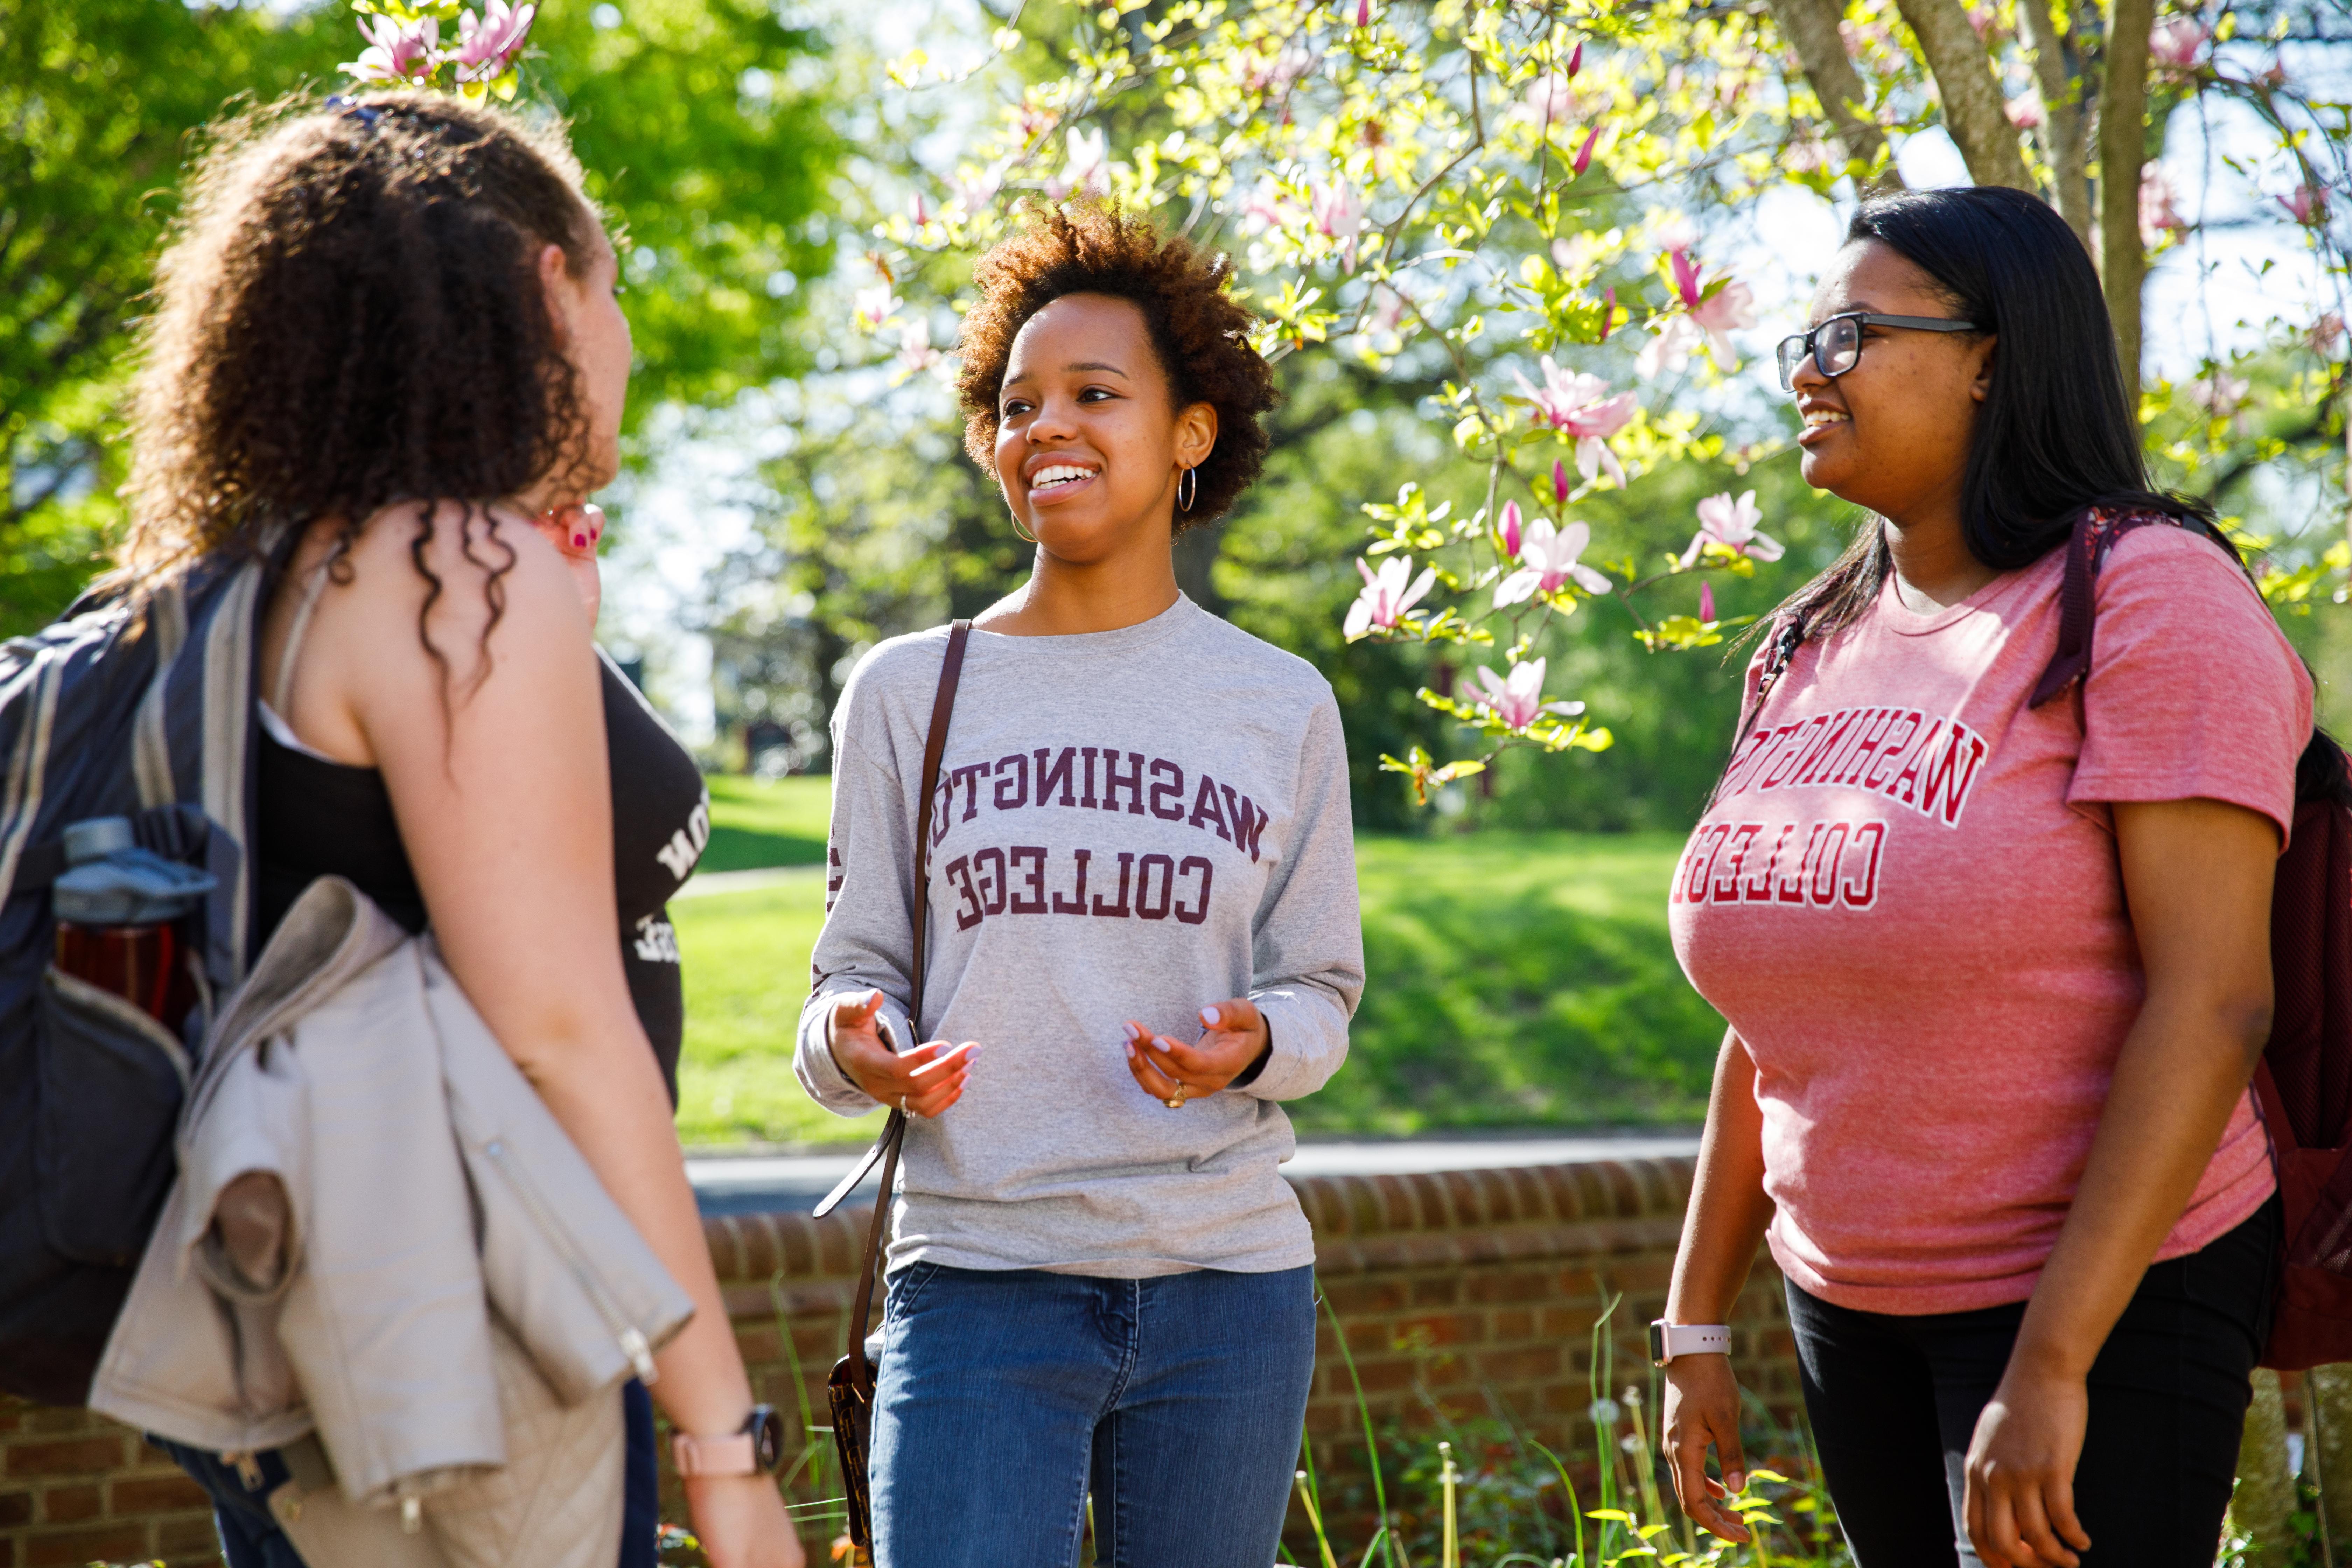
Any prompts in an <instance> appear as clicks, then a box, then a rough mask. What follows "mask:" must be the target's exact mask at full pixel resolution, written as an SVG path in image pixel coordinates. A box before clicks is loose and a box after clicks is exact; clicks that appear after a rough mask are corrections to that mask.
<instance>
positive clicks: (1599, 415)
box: [1514, 354, 1639, 485]
mask: <svg viewBox="0 0 2352 1568" xmlns="http://www.w3.org/2000/svg"><path fill="white" fill-rule="evenodd" d="M1540 363H1542V365H1543V374H1544V384H1543V386H1542V387H1541V389H1538V388H1537V387H1534V386H1532V385H1530V384H1528V378H1527V375H1526V374H1525V373H1524V372H1517V373H1514V374H1517V375H1518V378H1519V389H1520V390H1521V391H1522V392H1525V393H1526V394H1527V395H1528V402H1530V403H1532V404H1534V405H1535V406H1536V419H1537V421H1538V423H1540V424H1544V425H1549V426H1551V427H1552V428H1553V429H1555V430H1558V431H1560V432H1562V433H1563V434H1565V435H1568V436H1570V437H1574V438H1575V440H1576V467H1577V471H1578V472H1580V473H1581V474H1582V475H1583V476H1584V477H1585V478H1586V479H1591V478H1592V477H1593V476H1594V475H1596V474H1598V473H1599V472H1601V470H1602V469H1603V468H1606V469H1607V470H1608V471H1609V477H1610V478H1611V479H1614V480H1616V481H1617V483H1619V484H1620V485H1622V484H1623V483H1624V482H1625V468H1624V465H1623V464H1622V463H1620V462H1619V461H1618V460H1617V454H1616V453H1614V452H1612V451H1611V450H1610V449H1609V447H1608V440H1609V437H1612V436H1614V435H1615V434H1617V432H1618V431H1620V430H1622V429H1623V428H1625V426H1627V425H1628V424H1630V423H1632V421H1633V406H1634V404H1635V403H1636V402H1638V401H1639V400H1638V399H1637V398H1636V397H1635V396H1634V395H1633V394H1632V393H1630V392H1621V393H1619V394H1618V395H1616V396H1614V397H1612V396H1610V395H1609V384H1608V383H1607V382H1605V381H1603V380H1601V378H1600V377H1599V376H1597V375H1585V374H1581V373H1573V374H1572V373H1570V372H1568V371H1564V370H1562V369H1560V368H1559V365H1557V364H1555V363H1552V357H1551V355H1549V354H1546V355H1544V356H1543V359H1542V361H1541V362H1540Z"/></svg>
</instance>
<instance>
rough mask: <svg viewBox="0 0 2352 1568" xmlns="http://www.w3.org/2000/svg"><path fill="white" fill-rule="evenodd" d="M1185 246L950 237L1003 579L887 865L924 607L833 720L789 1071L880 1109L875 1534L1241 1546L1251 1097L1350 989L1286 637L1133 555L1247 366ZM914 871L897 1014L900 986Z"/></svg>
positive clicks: (1282, 1260) (1249, 426) (1273, 1296)
mask: <svg viewBox="0 0 2352 1568" xmlns="http://www.w3.org/2000/svg"><path fill="white" fill-rule="evenodd" d="M1230 275H1231V274H1230V268H1229V267H1228V265H1227V263H1226V262H1225V260H1224V258H1222V257H1213V256H1210V255H1207V254H1204V253H1202V252H1201V251H1199V250H1197V249H1195V248H1194V247H1192V246H1191V245H1190V244H1189V243H1187V242H1186V241H1184V240H1183V239H1181V238H1176V237H1162V236H1161V235H1160V234H1159V233H1158V232H1157V231H1155V230H1154V229H1153V228H1152V227H1151V226H1150V224H1149V223H1148V222H1146V221H1144V220H1142V219H1139V218H1132V217H1123V216H1118V215H1117V214H1115V213H1113V212H1111V211H1108V210H1107V209H1103V208H1097V207H1085V208H1047V207H1041V208H1038V209H1034V210H1033V211H1032V212H1031V213H1030V214H1029V215H1028V217H1027V219H1026V221H1025V223H1024V226H1022V227H1021V228H1020V230H1019V231H1018V232H1016V233H1015V234H1014V235H1013V237H1010V238H1008V239H1006V240H1005V241H1004V242H1003V244H1001V245H999V246H998V247H996V248H995V249H993V250H992V251H991V252H990V253H989V254H988V255H987V256H986V257H984V258H982V261H981V263H980V267H979V269H978V273H977V278H976V280H977V284H978V288H979V292H980V300H979V302H978V303H977V304H976V305H975V307H974V308H973V310H971V314H970V316H969V317H968V318H967V319H966V321H965V326H964V331H963V339H962V343H961V351H962V355H963V371H962V379H961V394H962V398H963V404H964V407H965V409H966V411H967V414H968V425H967V433H966V446H967V447H968V449H969V451H970V452H971V457H972V458H973V459H974V460H975V461H977V462H979V463H981V464H982V465H984V466H986V467H988V468H992V470H993V472H994V474H995V476H996V479H997V482H998V483H999V484H1000V485H1001V486H1002V488H1003V493H1004V500H1005V505H1006V507H1007V508H1008V509H1009V510H1010V511H1011V513H1012V525H1013V528H1014V529H1015V530H1016V531H1019V532H1020V534H1021V535H1022V537H1023V538H1024V540H1034V542H1035V545H1036V557H1035V566H1034V571H1033V573H1032V574H1031V576H1030V578H1029V581H1028V582H1027V584H1024V586H1023V587H1022V588H1021V589H1019V590H1018V591H1017V592H1015V593H1014V594H1013V595H1011V596H1010V597H1008V598H1006V599H1004V600H1003V602H1001V603H999V604H998V605H994V606H993V607H992V608H991V609H990V610H988V611H987V612H986V613H985V614H984V615H982V616H980V617H978V619H977V621H976V622H975V624H974V630H973V631H972V633H971V639H970V643H969V648H968V652H967V656H966V658H965V662H964V665H963V670H962V676H961V688H960V690H959V692H958V695H957V698H956V702H955V709H954V715H953V720H952V723H951V725H950V730H949V731H948V737H947V742H946V750H945V753H944V756H943V759H942V762H941V764H940V775H939V776H940V792H939V794H938V795H937V797H936V798H935V800H934V801H933V803H932V804H933V811H932V815H931V824H932V826H931V834H932V843H931V846H930V847H929V858H928V867H929V872H928V875H927V877H926V883H925V885H924V886H923V887H922V888H920V889H918V888H917V887H916V886H915V882H914V845H913V834H914V831H915V823H916V820H917V816H918V808H919V804H920V803H919V801H918V800H917V799H916V796H917V795H919V793H920V791H921V784H920V782H919V780H920V769H921V763H922V756H923V751H924V742H925V738H926V735H927V733H928V730H929V720H930V712H931V706H932V700H933V693H934V689H935V686H936V684H937V682H938V679H939V676H940V666H941V659H942V657H943V651H944V647H945V645H946V642H947V637H948V634H947V633H946V631H945V630H936V631H931V632H926V633H922V634H919V635H917V636H913V637H899V638H896V639H894V640H892V641H889V642H886V643H883V644H882V645H881V646H879V647H877V648H875V649H874V650H873V652H872V653H870V654H868V655H867V656H866V658H865V659H864V660H863V662H861V663H860V665H859V666H858V668H857V670H856V674H855V675H854V676H853V677H852V679H851V680H850V683H849V686H848V689H847V690H846V692H845V694H844V696H843V700H842V703H841V707H840V709H839V710H838V711H837V712H836V713H835V716H834V744H835V768H834V797H833V826H832V836H831V837H832V855H833V862H834V867H835V871H834V875H835V878H836V879H837V882H836V884H835V896H834V900H833V902H832V905H831V910H830V913H829V915H828V916H827V919H826V922H825V927H824V934H823V936H822V937H821V938H820V939H819V941H818V943H817V948H816V953H815V971H816V985H815V988H814V994H812V996H811V998H810V1000H809V1004H808V1006H807V1008H806V1010H805V1011H804V1012H803V1015H802V1020H801V1031H800V1040H799V1047H798V1052H797V1067H798V1071H799V1074H800V1079H801V1081H802V1083H803V1084H804V1085H805V1086H806V1087H807V1089H808V1090H809V1092H810V1093H811V1094H812V1095H813V1096H814V1097H815V1098H816V1099H817V1100H819V1101H820V1102H821V1103H823V1104H824V1105H825V1106H827V1107H829V1108H830V1109H832V1110H836V1111H839V1112H841V1113H843V1114H845V1115H857V1114H860V1113H863V1112H865V1111H867V1110H872V1109H873V1108H874V1107H875V1106H876V1105H877V1104H884V1105H888V1106H892V1107H896V1108H899V1109H902V1110H905V1111H906V1112H907V1113H908V1115H909V1117H910V1118H911V1119H912V1120H911V1122H910V1125H909V1127H908V1133H907V1140H906V1163H905V1170H904V1173H903V1175H902V1178H901V1182H900V1184H899V1187H898V1192H897V1193H896V1194H895V1199H894V1206H893V1220H894V1235H893V1239H892V1242H891V1245H890V1248H889V1252H888V1261H887V1275H888V1285H889V1292H888V1300H887V1307H886V1309H885V1311H884V1314H883V1321H882V1328H881V1334H880V1338H879V1341H878V1345H879V1350H878V1356H879V1363H878V1364H879V1373H878V1376H879V1386H878V1389H877V1396H876V1404H875V1414H874V1429H873V1443H872V1450H871V1476H872V1487H873V1512H874V1529H875V1560H876V1562H877V1563H879V1564H881V1565H882V1568H950V1565H968V1568H996V1565H1003V1568H1037V1565H1038V1564H1041V1563H1076V1560H1077V1552H1078V1547H1079V1542H1080V1540H1081V1538H1082V1536H1083V1534H1084V1531H1085V1528H1086V1523H1087V1515H1088V1511H1089V1494H1090V1493H1091V1512H1092V1516H1093V1523H1094V1529H1095V1532H1096V1542H1097V1556H1096V1561H1097V1562H1099V1563H1106V1564H1111V1563H1116V1564H1119V1565H1121V1568H1178V1565H1180V1564H1197V1565H1199V1568H1234V1565H1235V1564H1241V1563H1268V1562H1271V1561H1272V1560H1273V1558H1274V1554H1275V1551H1276V1543H1277V1540H1278V1537H1279V1535H1280V1533H1281V1529H1282V1522H1283V1517H1284V1513H1285V1510H1286V1506H1287V1501H1288V1496H1289V1490H1290V1484H1291V1476H1292V1473H1293V1470H1294V1468H1295V1467H1296V1465H1297V1453H1298V1436H1299V1426H1300V1422H1301V1419H1302V1417H1303V1415H1304V1414H1305V1411H1306V1405H1307V1384H1308V1381H1309V1378H1310V1376H1311V1374H1312V1372H1313V1367H1314V1356H1315V1304H1314V1291H1313V1285H1312V1281H1311V1276H1310V1267H1311V1265H1312V1263H1313V1261H1314V1256H1315V1253H1314V1237H1313V1235H1312V1233H1311V1232H1310V1230H1309V1228H1308V1226H1307V1219H1306V1216H1305V1215H1303V1214H1302V1213H1301V1212H1300V1210H1299V1206H1298V1202H1297V1198H1296V1197H1295V1196H1293V1195H1292V1194H1291V1192H1290V1190H1289V1188H1288V1186H1287V1185H1286V1184H1285V1183H1284V1181H1283V1179H1282V1177H1281V1174H1280V1173H1279V1171H1278V1168H1277V1167H1278V1166H1279V1164H1280V1163H1281V1162H1282V1161H1283V1160H1285V1159H1286V1158H1287V1157H1288V1156H1289V1155H1290V1153H1291V1152H1292V1148H1293V1143H1294V1141H1293V1139H1292V1136H1291V1131H1290V1123H1289V1121H1288V1119H1287V1118H1286V1116H1285V1115H1284V1114H1283V1112H1282V1109H1281V1105H1280V1102H1281V1101H1283V1100H1291V1099H1295V1098H1297V1097H1298V1096H1300V1095H1304V1094H1308V1093H1312V1092H1313V1091H1314V1090H1315V1089H1318V1088H1320V1087H1321V1086H1322V1085H1323V1084H1324V1082H1325V1081H1326V1080H1328V1079H1329V1078H1330V1076H1331V1074H1332V1073H1333V1072H1334V1071H1336V1070H1337V1069H1338V1068H1339V1064H1340V1062H1341V1060H1342V1059H1343V1058H1345V1056H1346V1054H1347V1048H1348V1020H1349V1016H1351V1015H1352V1014H1353V1012H1354V1010H1355V1006H1356V1002H1357V998H1358V997H1359V995H1360V994H1361V992H1362V989H1363V981H1364V970H1363V955H1362V942H1361V934H1360V931H1359V928H1358V924H1357V910H1356V883H1355V858H1354V845H1353V840H1352V837H1351V835H1350V831H1349V803H1348V772H1347V759H1346V755H1345V752H1344V751H1343V748H1342V745H1341V741H1340V731H1339V710H1338V709H1337V707H1336V706H1335V705H1334V704H1333V701H1332V698H1331V689H1330V688H1329V686H1328V685H1327V684H1326V683H1325V682H1324V680H1323V679H1322V678H1321V677H1320V676H1319V675H1318V674H1317V673H1316V672H1315V670H1314V669H1313V668H1311V667H1310V666H1308V665H1307V663H1306V662H1305V661H1303V660H1301V659H1298V658H1293V657H1292V656H1290V655H1288V654H1286V653H1283V652H1281V651H1279V650H1277V649H1276V648H1274V647H1269V646H1268V645H1266V644H1265V643H1263V642H1260V641H1258V640H1257V639H1256V638H1255V637H1250V636H1248V635H1247V634H1245V633H1244V632H1241V631H1238V630H1236V629H1235V628H1234V627H1233V626H1229V625H1227V624H1226V623H1225V622H1223V621H1222V620H1220V619H1218V618H1217V617H1216V616H1212V615H1210V614H1209V613H1207V612H1206V611H1204V610H1202V608H1200V606H1198V605H1194V604H1193V603H1192V601H1191V600H1189V599H1188V598H1186V597H1185V596H1184V595H1183V594H1182V593H1181V592H1180V591H1179V589H1178V587H1177V584H1176V574H1175V569H1174V565H1173V563H1172V560H1171V543H1172V541H1173V539H1174V536H1175V534H1176V533H1177V531H1180V530H1181V529H1183V528H1186V527H1190V526H1193V525H1195V524H1198V523H1202V522H1206V521H1211V520H1213V519H1214V518H1216V517H1219V516H1221V515H1223V513H1224V512H1225V511H1226V510H1228V509H1229V508H1230V507H1231V506H1232V505H1233V504H1234V500H1235V499H1236V498H1237V497H1238V496H1239V495H1240V494H1241V492H1242V491H1243V490H1244V489H1246V488H1247V487H1248V485H1249V484H1250V482H1251V481H1252V480H1253V479H1255V478H1256V477H1257V473H1258V469H1259V466H1260V463H1261V461H1262V459H1263V458H1264V455H1265V448H1266V437H1265V431H1264V430H1263V429H1262V428H1261V426H1260V425H1259V422H1258V421H1259V417H1260V416H1262V415H1263V414H1265V412H1266V411H1267V410H1268V409H1269V408H1271V407H1272V406H1273V404H1274V392H1273V386H1272V378H1271V375H1270V374H1269V372H1268V370H1267V367H1266V364H1265V361H1264V360H1262V359H1261V358H1259V356H1258V355H1257V353H1255V351H1253V350H1252V349H1251V348H1250V346H1249V342H1248V337H1247V332H1248V328H1249V326H1250V317H1249V315H1248V312H1246V311H1245V310H1243V309H1242V307H1241V306H1239V305H1238V304H1236V303H1235V302H1234V300H1232V299H1231V298H1230V297H1229V296H1228V295H1227V294H1226V292H1225V286H1226V284H1227V282H1228V280H1229V278H1230ZM918 898H920V899H923V900H927V908H928V914H927V922H928V931H929V952H928V958H927V962H926V974H925V984H924V985H923V987H922V1016H920V1017H919V1018H912V1019H910V1018H909V1017H908V1016H907V1001H908V997H910V996H911V995H912V994H913V992H914V988H913V985H912V984H911V979H912V977H911V976H910V974H909V969H910V967H911V962H912V955H913V948H914V940H913V911H914V908H915V900H917V899H918Z"/></svg>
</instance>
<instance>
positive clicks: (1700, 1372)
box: [1666, 1355, 1748, 1542]
mask: <svg viewBox="0 0 2352 1568" xmlns="http://www.w3.org/2000/svg"><path fill="white" fill-rule="evenodd" d="M1709 1448H1713V1449H1714V1450H1715V1457H1716V1460H1717V1463H1719V1464H1720V1465H1722V1467H1723V1479H1722V1480H1720V1481H1718V1480H1716V1479H1713V1478H1711V1477H1709V1476H1708V1475H1707V1473H1706V1451H1707V1450H1708V1449H1709ZM1666 1458H1667V1460H1668V1462H1669V1463H1670V1464H1671V1465H1672V1466H1673V1468H1674V1476H1675V1497H1676V1498H1677V1499H1679V1500H1681V1502H1682V1505H1683V1511H1684V1512H1685V1513H1686V1514H1688V1515H1690V1518H1691V1522H1692V1523H1694V1524H1696V1525H1697V1526H1698V1527H1699V1528H1700V1529H1701V1530H1704V1531H1707V1532H1708V1533H1709V1534H1711V1535H1718V1536H1721V1537H1722V1538H1723V1539H1724V1540H1726V1541H1739V1542H1744V1541H1746V1540H1747V1539H1748V1527H1747V1526H1746V1525H1744V1524H1742V1523H1740V1522H1739V1516H1738V1514H1736V1513H1734V1512H1732V1511H1731V1510H1729V1509H1727V1508H1726V1507H1724V1506H1723V1501H1722V1500H1723V1499H1724V1498H1725V1497H1726V1496H1727V1495H1728V1494H1729V1493H1730V1492H1736V1491H1738V1490H1739V1489H1742V1488H1743V1487H1745V1486H1746V1485H1747V1484H1748V1460H1747V1458H1746V1456H1744V1455H1743V1454H1742V1453H1741V1452H1740V1450H1739V1379H1738V1377H1737V1376H1735V1375H1734V1374H1733V1373H1732V1370H1731V1358H1730V1357H1729V1356H1727V1355H1678V1356H1676V1357H1675V1359H1674V1360H1673V1361H1672V1362H1670V1363H1667V1365H1666Z"/></svg>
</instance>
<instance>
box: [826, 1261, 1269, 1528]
mask: <svg viewBox="0 0 2352 1568" xmlns="http://www.w3.org/2000/svg"><path fill="white" fill-rule="evenodd" d="M882 1341H883V1344H882V1354H881V1361H880V1374H879V1383H880V1386H879V1387H878V1389H877V1393H876V1396H875V1412H874V1439H873V1449H872V1455H871V1459H870V1471H871V1475H872V1479H873V1496H874V1534H875V1553H874V1561H875V1563H876V1568H1052V1565H1058V1564H1070V1563H1076V1561H1077V1555H1078V1543H1079V1541H1080V1539H1081V1538H1082V1536H1083V1533H1084V1531H1085V1528H1086V1517H1087V1493H1088V1491H1089V1490H1091V1491H1092V1492H1093V1495H1094V1521H1095V1561H1096V1562H1097V1563H1102V1564H1104V1565H1105V1568H1270V1564H1272V1563H1273V1562H1274V1554H1275V1551H1276V1545H1277V1543H1278V1542H1279V1541H1280V1539H1281V1536H1282V1522H1283V1518H1284V1515H1285V1514H1286V1512H1287V1510H1288V1509H1289V1502H1290V1489H1291V1478H1292V1476H1293V1475H1294V1474H1296V1472H1297V1468H1298V1439H1299V1429H1300V1427H1301V1426H1302V1424H1303V1423H1304V1421H1305V1419H1306V1415H1307V1385H1308V1384H1309V1382H1310V1381H1311V1380H1312V1378H1313V1376H1314V1372H1315V1284H1314V1275H1313V1271H1312V1270H1311V1269H1309V1268H1290V1269H1284V1270H1282V1271H1280V1272H1277V1273H1272V1274H1234V1273H1226V1272H1223V1271H1221V1270H1216V1269H1200V1270H1197V1271H1194V1272H1192V1273H1187V1274H1168V1275H1162V1276H1160V1277H1159V1278H1157V1279H1095V1278H1091V1277H1087V1276H1080V1275H1072V1274H1048V1273H1044V1272H1041V1271H1039V1270H1036V1269H1027V1268H1019V1269H1005V1270H981V1269H970V1268H947V1267H945V1266H943V1265H940V1264H935V1263H916V1264H910V1265H908V1267H907V1268H903V1269H900V1270H899V1271H898V1273H896V1274H894V1275H892V1276H891V1277H890V1294H889V1301H888V1305H887V1309H886V1310H885V1311H884V1314H883V1320H882Z"/></svg>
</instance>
